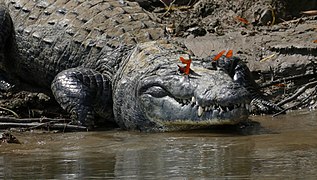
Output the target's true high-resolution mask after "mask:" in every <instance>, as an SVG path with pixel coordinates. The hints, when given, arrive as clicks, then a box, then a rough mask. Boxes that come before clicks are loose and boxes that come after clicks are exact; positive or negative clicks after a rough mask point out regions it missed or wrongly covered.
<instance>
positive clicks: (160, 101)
mask: <svg viewBox="0 0 317 180" xmlns="http://www.w3.org/2000/svg"><path fill="white" fill-rule="evenodd" d="M180 52H181V51H179V50H177V47H176V46H173V45H171V44H162V43H157V42H149V43H145V44H141V45H139V46H138V47H136V48H135V49H134V51H133V52H132V53H131V54H130V56H129V57H128V58H127V59H126V60H125V61H124V62H123V64H122V66H121V69H119V71H118V73H117V74H116V77H115V80H114V86H113V95H114V96H113V98H114V114H115V119H116V120H117V123H118V124H119V125H120V126H121V127H124V128H126V129H137V130H141V131H171V130H185V129H196V128H206V127H209V126H212V125H224V124H236V123H238V122H241V121H244V120H246V119H247V118H248V115H249V113H248V112H249V111H248V107H249V103H250V94H249V93H248V91H247V90H246V89H245V88H242V87H241V86H239V85H238V84H236V83H234V82H233V80H232V78H231V77H230V76H229V75H228V74H227V73H226V72H225V71H222V70H217V69H209V68H206V66H204V63H203V62H202V61H201V60H199V59H197V60H193V62H192V67H191V72H190V74H189V75H185V74H183V73H181V72H180V71H179V69H178V66H177V65H182V64H181V62H180V61H179V57H180V56H185V55H184V54H183V55H182V54H181V53H180ZM210 63H211V62H210Z"/></svg>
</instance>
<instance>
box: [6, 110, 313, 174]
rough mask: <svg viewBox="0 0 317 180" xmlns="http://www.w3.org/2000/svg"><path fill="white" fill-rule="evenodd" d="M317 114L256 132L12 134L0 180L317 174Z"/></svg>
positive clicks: (281, 119)
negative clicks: (17, 142) (14, 141)
mask: <svg viewBox="0 0 317 180" xmlns="http://www.w3.org/2000/svg"><path fill="white" fill-rule="evenodd" d="M316 117H317V111H312V112H308V111H296V112H292V113H289V114H287V115H282V116H278V117H276V118H271V117H270V116H255V117H252V119H253V120H254V121H257V122H260V124H261V128H259V127H256V128H251V131H250V132H251V133H249V135H245V134H246V133H242V134H241V133H240V131H234V130H227V131H222V130H204V131H191V132H173V133H153V134H149V133H137V132H126V131H120V130H111V131H104V132H80V133H65V134H61V133H59V134H36V133H22V134H19V133H14V135H16V137H17V138H18V139H19V140H20V141H21V142H22V144H21V145H18V144H2V145H0V178H1V179H44V178H45V179H48V178H49V179H95V178H100V179H107V178H109V179H114V178H116V179H178V178H181V179H182V178H189V179H195V178H205V179H210V178H217V179H218V178H223V179H259V178H261V179H272V178H274V179H275V178H276V179H281V178H283V179H284V178H289V177H293V178H294V179H295V178H300V179H307V178H314V177H316V175H317V161H316V159H317V118H316Z"/></svg>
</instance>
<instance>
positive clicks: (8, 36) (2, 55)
mask: <svg viewBox="0 0 317 180" xmlns="http://www.w3.org/2000/svg"><path fill="white" fill-rule="evenodd" d="M13 36H14V28H13V24H12V20H11V18H10V15H9V12H8V10H7V9H6V7H5V5H4V4H2V3H0V68H2V69H7V67H6V66H8V64H10V63H6V62H5V61H8V59H9V54H10V51H11V50H12V43H13Z"/></svg>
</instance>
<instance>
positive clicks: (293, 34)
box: [0, 0, 317, 118]
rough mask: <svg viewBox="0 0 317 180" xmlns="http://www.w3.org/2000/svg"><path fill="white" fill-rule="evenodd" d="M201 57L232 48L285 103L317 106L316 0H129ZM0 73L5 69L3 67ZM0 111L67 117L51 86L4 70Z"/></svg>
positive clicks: (273, 96) (292, 106)
mask: <svg viewBox="0 0 317 180" xmlns="http://www.w3.org/2000/svg"><path fill="white" fill-rule="evenodd" d="M131 1H137V2H138V3H139V4H140V6H142V7H143V8H144V9H146V10H147V11H149V13H152V14H153V15H154V16H155V17H157V23H159V24H161V25H162V28H164V31H165V32H166V34H167V36H168V37H169V38H171V39H176V40H177V41H179V42H182V43H184V44H185V46H186V47H187V48H188V49H189V50H190V51H191V52H192V53H193V54H194V55H195V56H197V57H206V56H209V55H211V54H217V53H218V52H220V51H221V50H229V49H232V50H233V52H234V55H235V56H238V57H240V58H241V59H242V60H243V61H245V62H246V63H247V65H248V67H249V68H250V69H251V71H252V74H253V76H254V78H255V79H256V81H257V82H258V83H259V85H260V87H261V88H262V91H263V93H264V94H265V95H266V96H267V97H268V98H269V99H270V100H271V101H273V102H274V103H277V104H279V105H282V106H283V107H284V108H285V109H287V110H288V109H304V108H305V109H306V108H309V109H316V107H317V75H316V74H317V72H316V68H317V58H316V57H317V13H316V10H317V0H304V1H296V0H287V1H282V0H266V1H252V0H247V1H225V0H218V1H215V0H185V1H180V0H175V1H172V0H153V1H145V0H131ZM0 74H1V73H0ZM0 87H1V88H0V115H1V116H8V117H16V118H41V117H49V118H69V116H68V115H67V114H66V113H65V112H64V111H63V110H62V109H61V108H60V107H59V106H58V104H57V103H56V102H55V100H54V98H53V97H52V95H51V94H50V92H48V91H42V90H39V89H35V88H33V87H32V86H31V87H29V86H25V85H20V84H19V85H16V84H15V82H12V81H10V79H9V80H7V79H6V77H2V74H1V76H0Z"/></svg>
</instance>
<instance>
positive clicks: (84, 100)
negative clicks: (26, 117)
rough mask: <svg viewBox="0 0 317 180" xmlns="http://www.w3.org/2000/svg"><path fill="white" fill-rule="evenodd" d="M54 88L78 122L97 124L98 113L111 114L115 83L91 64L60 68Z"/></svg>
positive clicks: (60, 100)
mask: <svg viewBox="0 0 317 180" xmlns="http://www.w3.org/2000/svg"><path fill="white" fill-rule="evenodd" d="M51 89H52V92H53V95H54V96H55V99H56V101H57V102H58V103H59V104H60V105H61V107H62V108H63V109H65V110H66V111H67V112H68V113H70V114H71V117H72V119H73V120H74V122H75V123H76V124H80V125H84V126H86V127H88V128H93V127H94V125H95V119H96V116H97V115H99V116H100V117H102V118H103V119H108V118H111V117H112V115H113V113H112V95H111V83H110V81H109V80H108V79H107V78H106V76H104V75H103V74H101V73H99V72H97V71H94V70H92V69H88V68H81V67H79V68H72V69H67V70H64V71H62V72H60V73H59V74H58V75H57V76H56V77H55V79H54V80H53V82H52V85H51Z"/></svg>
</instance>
